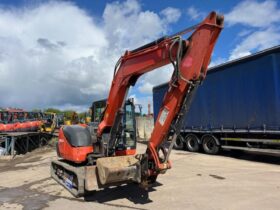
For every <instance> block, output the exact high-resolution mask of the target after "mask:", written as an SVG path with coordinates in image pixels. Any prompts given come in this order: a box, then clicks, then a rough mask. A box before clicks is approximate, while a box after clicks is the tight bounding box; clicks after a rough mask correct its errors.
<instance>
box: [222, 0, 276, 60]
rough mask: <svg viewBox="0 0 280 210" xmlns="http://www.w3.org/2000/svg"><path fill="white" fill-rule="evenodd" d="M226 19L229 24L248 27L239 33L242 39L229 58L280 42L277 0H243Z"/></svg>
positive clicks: (245, 54)
mask: <svg viewBox="0 0 280 210" xmlns="http://www.w3.org/2000/svg"><path fill="white" fill-rule="evenodd" d="M225 19H226V22H227V23H228V24H229V26H234V25H239V26H243V27H246V28H245V29H243V30H241V32H240V33H239V34H238V37H240V38H242V40H241V41H239V43H238V44H237V45H236V46H235V48H234V49H233V50H232V51H231V52H230V57H229V60H232V59H236V58H239V57H243V56H247V55H250V54H252V53H254V52H256V51H260V50H263V49H266V48H269V47H273V46H275V45H278V44H280V27H279V22H280V9H279V8H278V5H277V2H276V1H272V0H266V1H263V2H259V1H254V0H251V1H249V0H247V1H243V2H241V3H239V4H237V5H236V6H235V7H234V8H233V9H232V10H231V11H230V12H229V13H228V14H226V15H225Z"/></svg>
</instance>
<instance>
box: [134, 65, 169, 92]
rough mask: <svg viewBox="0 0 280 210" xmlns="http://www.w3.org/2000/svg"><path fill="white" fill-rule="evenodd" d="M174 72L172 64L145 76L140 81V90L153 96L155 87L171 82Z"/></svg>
mask: <svg viewBox="0 0 280 210" xmlns="http://www.w3.org/2000/svg"><path fill="white" fill-rule="evenodd" d="M172 72H173V66H172V65H171V64H170V65H167V66H164V67H161V68H159V69H157V70H156V71H152V72H149V73H147V74H145V75H144V76H143V77H142V78H140V80H139V87H138V90H139V91H140V92H141V93H144V94H151V93H152V90H153V87H154V86H156V85H160V84H162V83H165V82H168V81H169V80H170V78H171V74H172Z"/></svg>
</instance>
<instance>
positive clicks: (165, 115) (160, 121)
mask: <svg viewBox="0 0 280 210" xmlns="http://www.w3.org/2000/svg"><path fill="white" fill-rule="evenodd" d="M168 113H169V111H168V110H167V109H166V108H164V109H163V110H162V112H161V115H160V118H159V123H160V124H161V126H163V125H164V122H165V120H166V118H167V115H168Z"/></svg>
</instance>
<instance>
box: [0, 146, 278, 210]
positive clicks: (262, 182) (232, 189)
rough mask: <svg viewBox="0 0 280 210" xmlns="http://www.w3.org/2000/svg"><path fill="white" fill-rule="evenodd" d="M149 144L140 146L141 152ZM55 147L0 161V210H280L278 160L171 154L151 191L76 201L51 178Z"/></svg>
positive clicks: (127, 188) (115, 191) (104, 193)
mask: <svg viewBox="0 0 280 210" xmlns="http://www.w3.org/2000/svg"><path fill="white" fill-rule="evenodd" d="M145 147H146V146H145V145H143V144H138V150H139V152H143V151H145ZM54 159H56V153H55V151H54V149H53V148H43V149H39V150H36V151H34V152H31V153H28V154H26V155H24V156H21V157H17V158H15V159H13V160H0V209H26V210H29V209H57V210H61V209H67V210H70V209H83V210H86V209H91V210H92V209H160V210H163V209H213V210H217V209H238V210H240V209H246V210H247V209H279V208H280V167H279V165H280V158H279V157H272V156H264V155H254V154H245V153H231V152H223V153H222V154H221V155H219V156H210V155H205V154H200V153H189V152H186V151H177V150H173V153H172V155H171V160H172V165H173V166H172V169H171V170H169V171H167V173H166V174H164V175H160V176H159V177H158V180H157V182H156V183H155V185H154V186H153V187H151V188H150V189H149V190H148V191H145V190H144V189H142V188H139V187H138V185H136V184H130V185H123V186H119V187H111V188H109V189H105V190H100V191H98V192H95V193H94V194H91V195H88V196H86V197H85V198H74V197H73V196H72V195H71V194H70V193H68V192H67V191H66V190H65V189H64V188H63V187H62V186H60V185H58V184H57V183H56V182H55V181H54V180H52V179H51V178H50V172H49V169H50V162H51V160H54Z"/></svg>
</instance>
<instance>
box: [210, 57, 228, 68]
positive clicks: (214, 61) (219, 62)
mask: <svg viewBox="0 0 280 210" xmlns="http://www.w3.org/2000/svg"><path fill="white" fill-rule="evenodd" d="M226 61H227V59H225V58H222V57H218V58H217V59H215V60H212V61H211V63H210V64H209V67H214V66H217V65H219V64H222V63H225V62H226Z"/></svg>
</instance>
